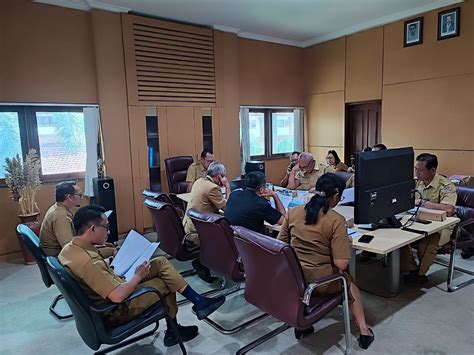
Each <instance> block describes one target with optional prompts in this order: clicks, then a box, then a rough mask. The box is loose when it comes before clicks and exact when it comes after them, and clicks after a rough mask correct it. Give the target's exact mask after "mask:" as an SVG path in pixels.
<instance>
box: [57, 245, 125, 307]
mask: <svg viewBox="0 0 474 355" xmlns="http://www.w3.org/2000/svg"><path fill="white" fill-rule="evenodd" d="M58 258H59V261H60V262H61V264H63V266H64V267H66V268H67V269H68V270H70V271H71V273H72V274H73V275H74V278H75V279H76V280H77V281H78V283H79V286H80V287H81V289H82V290H83V291H84V293H85V294H86V295H87V296H88V297H89V299H90V300H91V301H92V302H94V303H95V304H100V303H104V301H105V300H106V299H107V296H108V295H109V294H110V292H112V291H113V290H114V289H115V288H116V287H117V286H119V285H120V284H121V283H124V282H125V279H124V278H122V277H120V276H118V275H116V274H115V273H114V271H113V270H112V269H111V268H110V267H109V266H108V265H107V264H106V263H105V261H104V259H103V258H102V256H101V255H100V254H99V251H98V250H97V248H96V247H95V246H94V245H92V244H90V243H88V242H86V241H84V240H81V239H79V238H74V239H73V240H72V241H71V242H69V243H68V244H66V245H65V246H64V248H63V250H61V252H60V253H59V256H58Z"/></svg>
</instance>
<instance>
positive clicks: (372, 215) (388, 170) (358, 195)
mask: <svg viewBox="0 0 474 355" xmlns="http://www.w3.org/2000/svg"><path fill="white" fill-rule="evenodd" d="M413 164H414V153H413V148H412V147H409V148H396V149H387V150H380V151H376V152H361V153H357V154H356V161H355V166H356V174H355V198H354V206H355V210H354V222H355V223H356V224H368V223H379V222H380V221H381V220H384V219H387V220H388V223H389V224H392V223H397V222H396V220H395V219H394V215H396V214H397V213H401V212H404V211H407V210H409V209H411V208H413V207H414V206H415V193H414V189H415V179H414V177H413V175H414V174H413V169H414V165H413ZM393 226H395V225H393Z"/></svg>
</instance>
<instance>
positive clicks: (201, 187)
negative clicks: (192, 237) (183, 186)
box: [183, 176, 227, 233]
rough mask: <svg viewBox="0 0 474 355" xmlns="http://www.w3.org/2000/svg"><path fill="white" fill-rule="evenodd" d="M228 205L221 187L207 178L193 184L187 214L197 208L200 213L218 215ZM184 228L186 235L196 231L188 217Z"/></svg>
mask: <svg viewBox="0 0 474 355" xmlns="http://www.w3.org/2000/svg"><path fill="white" fill-rule="evenodd" d="M226 203H227V201H226V199H225V197H224V195H222V192H221V189H220V187H219V186H218V185H217V184H215V183H214V182H213V181H212V180H211V178H210V177H209V176H206V177H205V178H201V179H198V180H197V181H196V182H195V183H194V184H193V188H192V190H191V198H190V200H189V202H188V207H187V209H186V212H187V211H188V210H189V209H190V208H195V209H197V210H198V211H203V212H211V213H217V212H219V210H220V209H221V208H224V207H225V205H226ZM183 226H184V230H185V232H186V233H188V232H190V231H192V230H194V229H195V228H194V225H193V222H192V221H191V218H189V217H188V216H187V215H186V216H185V217H184V219H183Z"/></svg>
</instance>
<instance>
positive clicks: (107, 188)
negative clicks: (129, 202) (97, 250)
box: [92, 177, 118, 243]
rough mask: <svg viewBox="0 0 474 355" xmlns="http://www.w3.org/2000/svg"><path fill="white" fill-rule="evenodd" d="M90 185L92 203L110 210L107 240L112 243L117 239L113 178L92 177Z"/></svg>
mask: <svg viewBox="0 0 474 355" xmlns="http://www.w3.org/2000/svg"><path fill="white" fill-rule="evenodd" d="M92 186H93V189H94V199H93V203H94V204H96V205H100V206H102V207H104V208H105V209H106V210H107V211H109V210H112V211H113V212H112V214H111V215H110V216H109V217H108V219H109V224H110V230H109V236H108V238H107V241H108V242H110V243H112V242H115V241H117V240H118V228H117V209H116V207H115V190H114V179H112V178H110V177H105V178H93V179H92Z"/></svg>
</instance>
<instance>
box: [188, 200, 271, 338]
mask: <svg viewBox="0 0 474 355" xmlns="http://www.w3.org/2000/svg"><path fill="white" fill-rule="evenodd" d="M188 216H189V217H190V218H191V219H192V221H193V224H194V226H195V227H196V230H197V232H198V234H199V240H200V250H201V252H200V255H199V259H200V261H201V264H203V265H204V266H206V267H208V268H209V269H210V270H212V271H213V273H216V274H218V275H222V276H224V277H225V278H229V279H231V280H232V281H234V282H237V285H236V286H237V287H234V288H230V289H229V290H226V291H227V292H226V293H225V294H226V295H229V294H231V293H234V292H237V291H239V290H240V283H241V282H244V281H245V273H244V267H243V265H242V262H241V260H240V257H239V253H238V251H237V248H236V246H235V243H234V231H233V230H232V228H231V226H230V223H229V221H228V220H227V218H225V217H224V216H222V215H219V214H215V213H208V212H201V211H198V210H196V209H194V208H191V209H190V210H188ZM265 317H268V315H267V314H265V313H263V314H260V315H259V316H257V317H255V318H253V319H251V320H249V321H246V322H245V323H243V324H240V325H237V326H235V327H233V328H232V329H226V328H223V327H222V326H221V325H219V324H217V323H216V322H214V321H213V320H211V319H209V318H206V319H205V321H206V323H208V324H209V325H211V326H212V327H213V328H214V329H216V330H217V331H219V332H221V333H223V334H233V333H236V332H238V331H240V330H242V329H244V328H245V327H247V326H249V325H251V324H253V323H255V322H256V321H258V320H260V319H263V318H265Z"/></svg>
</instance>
